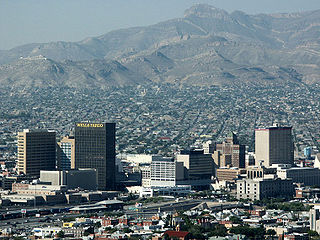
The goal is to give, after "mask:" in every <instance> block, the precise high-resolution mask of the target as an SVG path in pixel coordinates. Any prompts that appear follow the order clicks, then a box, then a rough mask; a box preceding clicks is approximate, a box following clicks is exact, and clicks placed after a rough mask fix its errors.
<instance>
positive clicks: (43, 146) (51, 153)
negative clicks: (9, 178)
mask: <svg viewBox="0 0 320 240" xmlns="http://www.w3.org/2000/svg"><path fill="white" fill-rule="evenodd" d="M55 168H56V132H55V131H51V130H29V129H25V130H24V131H23V132H19V133H18V173H23V174H26V175H29V176H33V177H36V178H38V177H40V170H55Z"/></svg>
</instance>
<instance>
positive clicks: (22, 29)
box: [0, 0, 320, 50]
mask: <svg viewBox="0 0 320 240" xmlns="http://www.w3.org/2000/svg"><path fill="white" fill-rule="evenodd" d="M197 3H207V4H210V5H212V6H215V7H217V8H222V9H224V10H227V11H228V12H232V11H234V10H241V11H244V12H246V13H249V14H256V13H276V12H277V13H278V12H299V11H308V10H317V9H320V0H0V49H1V50H7V49H10V48H13V47H16V46H19V45H23V44H27V43H35V42H36V43H40V42H51V41H80V40H83V39H85V38H87V37H94V36H99V35H102V34H105V33H107V32H109V31H112V30H116V29H120V28H128V27H134V26H147V25H151V24H155V23H158V22H160V21H165V20H168V19H172V18H179V17H183V13H184V10H186V9H188V8H189V7H191V6H192V5H194V4H197Z"/></svg>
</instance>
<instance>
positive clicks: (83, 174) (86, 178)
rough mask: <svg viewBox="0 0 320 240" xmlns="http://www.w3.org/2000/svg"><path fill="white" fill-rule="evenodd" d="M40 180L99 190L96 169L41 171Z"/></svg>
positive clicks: (68, 186) (74, 187)
mask: <svg viewBox="0 0 320 240" xmlns="http://www.w3.org/2000/svg"><path fill="white" fill-rule="evenodd" d="M40 181H41V182H48V183H51V184H52V185H65V186H67V188H68V189H76V188H80V189H83V190H97V171H96V170H95V169H78V170H76V169H71V170H63V171H40Z"/></svg>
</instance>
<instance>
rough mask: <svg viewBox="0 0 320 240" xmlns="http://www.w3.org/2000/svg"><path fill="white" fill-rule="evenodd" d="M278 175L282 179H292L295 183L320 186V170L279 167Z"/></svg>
mask: <svg viewBox="0 0 320 240" xmlns="http://www.w3.org/2000/svg"><path fill="white" fill-rule="evenodd" d="M277 175H278V177H279V178H281V179H288V178H291V179H292V181H293V182H294V183H303V184H304V185H305V186H320V169H318V168H311V167H293V168H286V167H282V166H279V167H278V168H277Z"/></svg>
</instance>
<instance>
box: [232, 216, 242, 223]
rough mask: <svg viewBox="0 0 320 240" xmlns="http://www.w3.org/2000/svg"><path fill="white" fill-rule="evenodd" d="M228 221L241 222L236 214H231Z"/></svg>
mask: <svg viewBox="0 0 320 240" xmlns="http://www.w3.org/2000/svg"><path fill="white" fill-rule="evenodd" d="M230 221H231V222H232V223H233V224H241V223H242V220H241V219H240V218H239V217H237V216H231V217H230Z"/></svg>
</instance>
